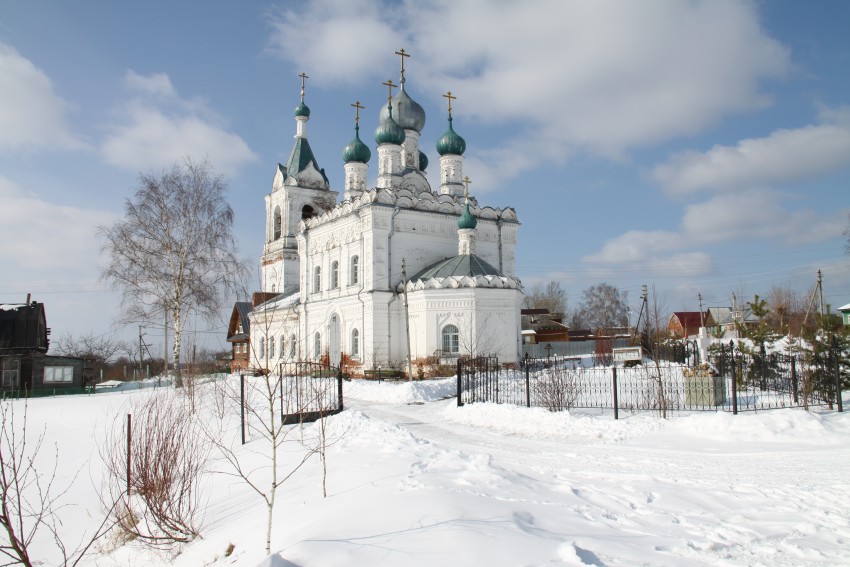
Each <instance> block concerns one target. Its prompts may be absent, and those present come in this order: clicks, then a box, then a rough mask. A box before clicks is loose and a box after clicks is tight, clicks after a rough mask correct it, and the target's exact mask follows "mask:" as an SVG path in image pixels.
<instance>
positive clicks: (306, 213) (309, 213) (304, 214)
mask: <svg viewBox="0 0 850 567" xmlns="http://www.w3.org/2000/svg"><path fill="white" fill-rule="evenodd" d="M314 216H316V211H314V210H313V207H311V206H310V205H304V208H303V209H301V220H307V219H310V218H313V217H314Z"/></svg>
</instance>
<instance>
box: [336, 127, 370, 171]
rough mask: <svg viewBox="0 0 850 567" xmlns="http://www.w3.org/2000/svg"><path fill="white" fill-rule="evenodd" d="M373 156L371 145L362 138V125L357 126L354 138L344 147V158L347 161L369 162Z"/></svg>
mask: <svg viewBox="0 0 850 567" xmlns="http://www.w3.org/2000/svg"><path fill="white" fill-rule="evenodd" d="M371 157H372V152H371V151H370V150H369V146H367V145H366V144H364V143H363V141H362V140H361V139H360V126H355V127H354V139H353V140H351V142H349V144H348V145H347V146H345V147H344V148H343V149H342V159H343V160H344V161H345V163H351V162H360V163H369V158H371Z"/></svg>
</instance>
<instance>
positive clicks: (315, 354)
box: [313, 333, 322, 360]
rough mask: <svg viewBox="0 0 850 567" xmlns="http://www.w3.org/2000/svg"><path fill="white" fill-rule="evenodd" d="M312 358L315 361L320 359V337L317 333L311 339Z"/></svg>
mask: <svg viewBox="0 0 850 567" xmlns="http://www.w3.org/2000/svg"><path fill="white" fill-rule="evenodd" d="M313 358H314V359H316V360H319V359H320V358H322V335H321V334H319V333H316V335H315V336H314V337H313Z"/></svg>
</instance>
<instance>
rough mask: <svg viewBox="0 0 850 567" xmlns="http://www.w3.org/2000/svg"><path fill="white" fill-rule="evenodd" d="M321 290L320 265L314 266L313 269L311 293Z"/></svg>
mask: <svg viewBox="0 0 850 567" xmlns="http://www.w3.org/2000/svg"><path fill="white" fill-rule="evenodd" d="M320 291H322V268H321V266H316V269H315V270H313V293H319V292H320Z"/></svg>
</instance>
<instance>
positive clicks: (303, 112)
mask: <svg viewBox="0 0 850 567" xmlns="http://www.w3.org/2000/svg"><path fill="white" fill-rule="evenodd" d="M295 116H304V117H305V118H310V108H309V107H308V106H307V105H306V104H304V101H303V100H302V101H301V103H300V104H299V105H298V106H296V107H295Z"/></svg>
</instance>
